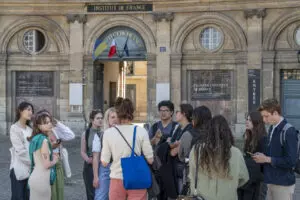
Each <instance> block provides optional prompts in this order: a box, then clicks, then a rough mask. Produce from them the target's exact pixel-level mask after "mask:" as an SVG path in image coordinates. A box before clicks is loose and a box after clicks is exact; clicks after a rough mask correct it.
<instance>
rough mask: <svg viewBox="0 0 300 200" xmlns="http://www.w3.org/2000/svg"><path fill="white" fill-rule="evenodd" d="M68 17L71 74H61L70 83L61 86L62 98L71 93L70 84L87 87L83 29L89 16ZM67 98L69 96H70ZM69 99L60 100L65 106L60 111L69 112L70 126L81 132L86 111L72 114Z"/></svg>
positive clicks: (76, 15)
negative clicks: (85, 84) (80, 84)
mask: <svg viewBox="0 0 300 200" xmlns="http://www.w3.org/2000/svg"><path fill="white" fill-rule="evenodd" d="M66 17H67V22H68V23H69V25H70V53H69V60H70V62H69V63H70V68H69V72H61V73H62V74H61V76H62V77H65V76H67V77H68V82H65V84H64V85H61V86H60V87H61V88H64V89H62V90H61V91H60V92H61V97H62V96H64V95H63V93H66V92H67V93H68V92H69V89H66V88H69V83H82V84H83V87H85V86H84V80H85V77H86V74H85V71H84V61H83V51H84V46H83V45H84V44H83V40H84V38H83V29H84V24H85V23H86V21H87V16H86V15H83V14H68V15H67V16H66ZM62 83H63V81H62ZM83 91H84V89H83ZM67 96H69V94H68V95H67ZM84 97H85V94H84V93H83V99H84ZM69 98H70V97H69ZM69 98H67V99H60V101H61V104H63V106H61V108H60V110H68V111H69V113H68V116H66V117H67V120H68V121H69V123H70V124H72V127H74V128H76V129H77V130H78V131H77V132H81V129H83V128H84V124H83V123H82V122H83V121H84V115H85V112H84V111H85V110H84V111H83V113H81V112H78V111H76V112H72V108H71V106H70V105H69ZM83 105H84V106H85V105H86V104H85V101H83ZM84 106H82V109H83V108H85V107H84ZM79 122H80V123H79ZM79 124H80V125H79Z"/></svg>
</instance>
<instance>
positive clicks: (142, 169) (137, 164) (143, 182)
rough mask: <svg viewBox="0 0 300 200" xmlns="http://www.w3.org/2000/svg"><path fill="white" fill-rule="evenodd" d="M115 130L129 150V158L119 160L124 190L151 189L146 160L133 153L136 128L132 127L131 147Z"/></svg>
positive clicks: (150, 175) (150, 178)
mask: <svg viewBox="0 0 300 200" xmlns="http://www.w3.org/2000/svg"><path fill="white" fill-rule="evenodd" d="M115 129H116V130H117V131H118V132H119V134H120V135H121V136H122V138H123V139H124V141H125V142H126V144H127V145H128V147H129V148H130V149H131V155H130V157H127V158H121V167H122V173H123V185H124V188H125V189H127V190H136V189H148V188H151V186H152V183H153V182H152V178H153V177H152V174H151V171H150V168H149V166H148V164H147V162H146V159H145V158H144V156H138V155H137V154H136V153H135V152H134V148H135V141H136V129H137V126H134V131H133V142H132V147H131V146H130V144H129V143H128V141H127V140H126V138H125V137H124V135H123V134H122V133H121V131H120V130H119V129H118V128H117V127H115ZM141 177H143V178H141Z"/></svg>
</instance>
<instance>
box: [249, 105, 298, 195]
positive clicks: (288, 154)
mask: <svg viewBox="0 0 300 200" xmlns="http://www.w3.org/2000/svg"><path fill="white" fill-rule="evenodd" d="M258 111H260V112H261V115H262V117H263V120H264V122H265V123H266V124H269V125H271V127H270V129H269V131H268V139H267V141H266V144H265V151H264V153H255V154H254V155H253V156H252V157H253V159H254V160H255V161H256V162H257V163H263V164H264V182H265V183H266V184H267V186H268V192H267V197H268V198H267V199H268V200H290V199H292V196H293V193H294V190H295V182H296V177H295V174H294V171H293V168H294V167H295V165H296V161H297V143H298V137H297V132H296V130H295V128H294V127H290V128H288V129H287V130H286V138H285V140H284V141H283V142H282V141H281V134H283V128H284V126H285V125H286V124H287V121H286V119H284V118H283V117H282V116H281V107H280V105H279V103H278V101H277V100H276V99H267V100H265V101H263V103H262V104H261V105H260V107H259V109H258Z"/></svg>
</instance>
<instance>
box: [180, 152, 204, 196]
mask: <svg viewBox="0 0 300 200" xmlns="http://www.w3.org/2000/svg"><path fill="white" fill-rule="evenodd" d="M198 170H199V155H198V153H196V175H195V187H194V195H189V196H183V195H179V196H178V197H177V200H205V199H204V197H202V196H199V195H196V194H197V184H198Z"/></svg>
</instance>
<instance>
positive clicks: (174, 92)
mask: <svg viewBox="0 0 300 200" xmlns="http://www.w3.org/2000/svg"><path fill="white" fill-rule="evenodd" d="M181 60H182V54H181V53H172V54H171V66H172V68H171V100H172V101H173V103H174V105H175V106H179V105H180V103H181V97H182V98H183V100H185V101H187V100H188V96H187V90H185V89H184V88H182V86H183V85H185V86H186V84H187V80H186V70H185V71H184V72H183V73H184V75H182V74H181V71H182V70H181ZM183 77H184V79H182V78H183Z"/></svg>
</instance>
